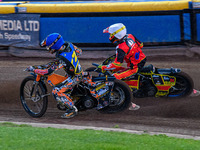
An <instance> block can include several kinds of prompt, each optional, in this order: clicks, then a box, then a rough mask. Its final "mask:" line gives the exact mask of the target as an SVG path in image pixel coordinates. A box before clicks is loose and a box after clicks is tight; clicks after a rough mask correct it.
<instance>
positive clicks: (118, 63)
mask: <svg viewBox="0 0 200 150" xmlns="http://www.w3.org/2000/svg"><path fill="white" fill-rule="evenodd" d="M124 57H125V52H124V51H123V50H122V49H119V48H118V49H117V53H116V58H115V61H114V62H113V63H111V64H109V65H106V66H102V70H103V71H104V70H116V69H118V68H120V67H121V65H122V63H123V61H124Z"/></svg>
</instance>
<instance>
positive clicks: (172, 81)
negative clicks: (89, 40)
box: [86, 55, 194, 98]
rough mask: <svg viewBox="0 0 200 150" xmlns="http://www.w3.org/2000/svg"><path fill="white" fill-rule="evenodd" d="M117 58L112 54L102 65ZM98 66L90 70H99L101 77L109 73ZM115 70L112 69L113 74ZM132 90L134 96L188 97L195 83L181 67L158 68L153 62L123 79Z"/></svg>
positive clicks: (89, 70)
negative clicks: (100, 70)
mask: <svg viewBox="0 0 200 150" xmlns="http://www.w3.org/2000/svg"><path fill="white" fill-rule="evenodd" d="M115 58H116V55H113V56H110V57H109V58H107V59H106V60H104V61H103V62H102V65H109V64H110V63H112V62H113V61H114V60H115ZM93 65H94V66H96V67H89V68H87V69H86V71H88V72H97V73H99V77H104V76H106V75H108V71H106V72H99V70H98V69H97V66H98V64H93ZM112 73H114V72H112V71H111V73H109V74H112ZM122 81H123V82H125V83H126V84H127V85H128V86H129V87H130V88H131V90H132V94H133V97H134V98H143V97H169V98H179V97H186V96H188V95H190V94H191V93H192V92H193V88H194V83H193V80H192V78H191V77H190V76H189V75H188V74H186V73H185V72H182V71H181V69H179V68H156V67H154V66H153V65H152V64H150V65H148V66H144V67H143V68H142V70H141V71H140V72H138V73H136V74H134V75H132V76H130V77H128V78H125V79H122Z"/></svg>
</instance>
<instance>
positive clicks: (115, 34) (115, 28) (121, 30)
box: [103, 23, 127, 43]
mask: <svg viewBox="0 0 200 150" xmlns="http://www.w3.org/2000/svg"><path fill="white" fill-rule="evenodd" d="M126 32H127V31H126V27H125V25H123V24H122V23H116V24H113V25H111V26H109V27H108V28H106V29H104V30H103V33H110V37H109V40H110V41H111V42H112V43H114V42H115V41H117V40H120V39H122V38H123V37H124V36H125V35H126Z"/></svg>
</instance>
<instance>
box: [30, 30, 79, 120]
mask: <svg viewBox="0 0 200 150" xmlns="http://www.w3.org/2000/svg"><path fill="white" fill-rule="evenodd" d="M41 46H42V47H46V48H47V50H48V51H49V52H50V53H51V54H53V53H56V59H55V60H54V61H53V62H50V63H48V64H46V65H41V66H30V67H29V70H30V71H34V72H35V73H37V74H40V75H44V76H45V75H50V74H52V73H53V72H54V71H56V70H58V69H61V68H63V69H64V70H65V72H66V75H67V76H68V78H67V79H66V80H65V81H63V82H61V83H60V84H57V85H56V86H55V87H54V88H53V90H52V93H53V96H54V97H55V99H56V100H57V102H59V103H60V104H62V105H64V106H66V108H67V110H66V113H64V114H63V115H62V116H61V117H62V118H71V117H74V116H75V115H76V114H77V112H78V110H77V108H76V106H75V105H74V102H73V101H72V99H71V96H70V94H71V91H72V88H73V87H74V86H75V85H76V84H78V83H79V82H80V81H81V80H82V72H83V71H82V68H81V65H80V63H79V60H78V58H77V56H79V55H81V54H82V50H81V49H79V48H77V47H76V46H75V45H73V44H72V43H69V42H65V41H64V40H63V38H62V36H61V35H60V34H58V33H52V34H50V35H48V36H47V37H46V39H45V40H43V42H42V43H41Z"/></svg>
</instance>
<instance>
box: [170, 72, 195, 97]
mask: <svg viewBox="0 0 200 150" xmlns="http://www.w3.org/2000/svg"><path fill="white" fill-rule="evenodd" d="M173 76H174V77H176V84H175V85H174V86H173V87H171V89H170V90H169V94H168V97H174V98H175V97H177V98H178V97H187V96H189V95H190V94H191V93H192V91H193V88H194V82H193V80H192V78H191V77H190V76H189V75H188V74H186V73H185V72H180V73H178V74H174V75H173Z"/></svg>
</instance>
